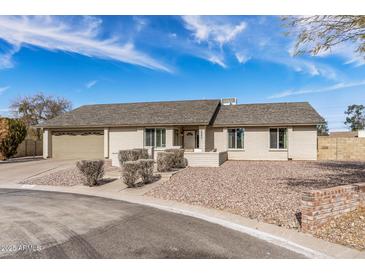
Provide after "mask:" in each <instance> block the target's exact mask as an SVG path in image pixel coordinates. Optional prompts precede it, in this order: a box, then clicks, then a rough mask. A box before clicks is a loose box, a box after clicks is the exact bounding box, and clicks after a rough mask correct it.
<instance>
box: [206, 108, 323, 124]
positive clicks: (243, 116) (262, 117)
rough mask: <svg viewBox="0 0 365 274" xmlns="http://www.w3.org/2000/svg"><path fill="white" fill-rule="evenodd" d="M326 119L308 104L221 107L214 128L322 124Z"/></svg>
mask: <svg viewBox="0 0 365 274" xmlns="http://www.w3.org/2000/svg"><path fill="white" fill-rule="evenodd" d="M323 122H324V119H323V118H322V117H321V116H320V115H319V114H318V113H317V111H316V110H315V109H314V108H313V107H312V106H311V105H310V104H309V103H308V102H299V103H269V104H240V105H230V106H221V108H220V110H219V112H218V115H217V117H216V119H215V121H214V123H213V126H224V125H225V126H227V125H232V126H234V125H280V124H283V125H285V124H286V125H292V124H303V125H305V124H310V125H312V124H313V125H316V124H322V123H323Z"/></svg>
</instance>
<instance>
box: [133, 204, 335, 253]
mask: <svg viewBox="0 0 365 274" xmlns="http://www.w3.org/2000/svg"><path fill="white" fill-rule="evenodd" d="M128 202H130V200H129V201H128ZM134 203H136V204H140V205H145V206H149V207H153V208H157V209H160V210H164V211H168V212H172V213H177V214H181V215H186V216H190V217H194V218H197V219H201V220H204V221H207V222H210V223H214V224H218V225H221V226H223V227H226V228H229V229H232V230H235V231H239V232H241V233H244V234H247V235H250V236H253V237H255V238H257V239H260V240H264V241H266V242H269V243H272V244H274V245H277V246H280V247H283V248H286V249H288V250H291V251H293V252H296V253H299V254H302V255H304V256H306V257H307V258H311V259H331V258H332V257H330V256H328V255H326V254H324V253H321V252H318V251H316V250H313V249H310V248H307V247H304V246H301V245H299V244H296V243H294V242H292V241H289V240H287V239H284V238H282V237H278V236H275V235H272V234H269V233H266V232H263V231H260V230H257V229H253V228H250V227H247V226H244V225H241V224H237V223H234V222H230V221H226V220H224V219H220V218H216V217H211V216H208V215H205V214H201V213H197V212H193V211H189V210H184V209H180V208H175V207H169V206H163V205H160V204H155V203H142V202H138V201H135V202H134Z"/></svg>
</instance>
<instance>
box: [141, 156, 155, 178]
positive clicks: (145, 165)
mask: <svg viewBox="0 0 365 274" xmlns="http://www.w3.org/2000/svg"><path fill="white" fill-rule="evenodd" d="M138 162H139V170H138V173H139V176H140V177H141V179H142V183H143V184H146V183H151V182H152V179H153V164H154V163H155V161H154V160H152V159H139V160H138Z"/></svg>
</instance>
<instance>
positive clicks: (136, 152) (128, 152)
mask: <svg viewBox="0 0 365 274" xmlns="http://www.w3.org/2000/svg"><path fill="white" fill-rule="evenodd" d="M139 159H148V150H147V149H146V148H134V149H124V150H119V151H118V160H119V164H120V166H123V163H124V162H127V161H137V160H139Z"/></svg>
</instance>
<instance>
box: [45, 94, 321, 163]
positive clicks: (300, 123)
mask: <svg viewBox="0 0 365 274" xmlns="http://www.w3.org/2000/svg"><path fill="white" fill-rule="evenodd" d="M226 101H227V100H226ZM222 102H225V101H223V100H188V101H169V102H147V103H124V104H97V105H86V106H81V107H79V108H77V109H74V110H72V111H70V112H67V113H64V114H62V115H60V116H58V117H56V118H54V119H51V120H49V121H47V122H45V123H43V124H41V125H39V127H41V128H43V130H44V131H43V132H44V133H43V134H44V136H43V145H44V147H43V153H44V158H49V157H52V158H57V159H98V158H103V159H112V163H113V165H118V159H117V158H118V155H117V154H118V151H119V150H121V149H131V148H149V149H150V150H149V151H154V153H153V154H154V155H156V153H158V151H163V150H165V149H167V148H183V149H185V157H186V158H187V160H188V163H189V165H191V166H218V165H220V164H221V163H222V162H224V161H225V160H227V159H230V160H288V159H293V160H316V159H317V130H316V126H317V125H318V124H322V123H323V122H324V119H323V118H322V117H321V116H320V115H319V114H318V113H317V112H316V110H315V109H314V108H313V107H312V106H311V105H310V104H309V103H307V102H300V103H268V104H230V105H226V104H223V103H222ZM152 148H153V149H152Z"/></svg>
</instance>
